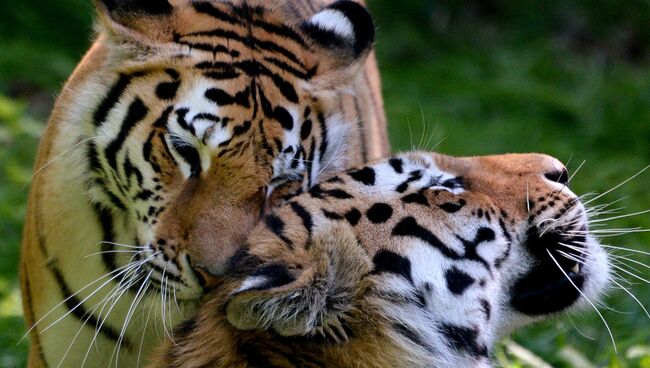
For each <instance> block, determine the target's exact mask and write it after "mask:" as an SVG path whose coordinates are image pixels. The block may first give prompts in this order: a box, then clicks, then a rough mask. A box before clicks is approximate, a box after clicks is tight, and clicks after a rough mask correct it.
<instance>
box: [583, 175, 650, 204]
mask: <svg viewBox="0 0 650 368" xmlns="http://www.w3.org/2000/svg"><path fill="white" fill-rule="evenodd" d="M649 168H650V165H648V166H646V167H644V168H643V169H641V170H640V171H639V172H637V173H636V174H634V175H632V176H631V177H629V178H627V179H625V180H623V181H622V182H621V183H619V184H618V185H616V186H614V187H613V188H611V189H609V190H607V191H605V192H603V193H601V194H599V195H597V196H595V197H594V198H591V199H589V200H588V201H585V202H584V203H582V204H583V205H586V204H588V203H590V202H593V201H595V200H597V199H598V198H602V197H603V196H604V195H607V194H609V193H611V192H613V191H614V190H616V189H618V188H620V187H621V186H623V185H625V184H627V183H628V182H629V181H631V180H632V179H634V178H636V177H637V176H639V175H641V174H642V173H643V172H645V171H646V170H648V169H649Z"/></svg>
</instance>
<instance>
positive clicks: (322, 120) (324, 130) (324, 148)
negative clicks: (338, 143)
mask: <svg viewBox="0 0 650 368" xmlns="http://www.w3.org/2000/svg"><path fill="white" fill-rule="evenodd" d="M318 125H319V126H320V134H321V137H320V138H321V140H320V150H319V153H320V157H319V160H320V163H321V164H322V163H323V159H324V157H325V152H327V146H328V144H329V142H328V140H327V124H325V117H324V116H323V114H322V113H320V112H319V113H318Z"/></svg>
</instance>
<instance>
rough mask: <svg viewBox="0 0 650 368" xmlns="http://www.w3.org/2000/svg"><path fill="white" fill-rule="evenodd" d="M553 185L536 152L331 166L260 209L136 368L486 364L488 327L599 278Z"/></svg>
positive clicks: (596, 260)
mask: <svg viewBox="0 0 650 368" xmlns="http://www.w3.org/2000/svg"><path fill="white" fill-rule="evenodd" d="M567 184H568V173H567V170H566V168H565V167H564V166H563V165H562V163H561V162H560V161H558V160H556V159H555V158H553V157H551V156H547V155H542V154H505V155H492V156H477V157H451V156H446V155H442V154H439V153H432V152H424V151H415V152H406V153H401V154H397V155H395V156H392V157H389V158H386V159H383V160H380V161H377V162H374V163H372V164H369V165H366V166H362V167H357V168H355V169H352V170H350V171H347V172H345V173H341V174H336V175H334V176H332V177H331V178H329V179H326V180H324V181H323V182H321V183H319V184H317V185H315V186H314V187H312V188H311V189H310V190H309V191H306V192H304V193H302V194H300V195H292V196H288V197H287V198H286V199H285V200H284V202H283V203H281V204H279V205H278V206H277V207H276V208H274V210H273V211H272V212H270V213H269V214H267V215H266V216H265V218H264V221H263V222H260V223H259V224H258V225H257V227H256V228H255V230H253V232H252V233H251V235H250V236H249V237H248V239H247V240H246V242H245V243H243V244H242V248H241V249H240V250H239V251H238V252H237V253H236V254H235V255H233V256H232V257H231V258H230V259H229V260H228V264H227V269H228V271H227V272H226V273H225V275H224V276H222V277H221V278H219V279H218V280H217V279H213V280H212V281H211V282H212V283H213V291H211V293H210V294H209V295H208V296H207V297H206V301H205V303H204V304H203V305H202V306H201V308H200V309H199V311H198V313H197V315H196V316H194V317H193V318H190V319H188V320H187V321H185V322H184V323H182V324H181V325H179V327H178V328H177V329H176V330H175V331H174V333H173V335H171V336H170V337H168V338H167V341H166V343H165V344H163V345H162V347H161V348H160V349H159V350H158V353H156V354H154V361H153V362H152V364H151V365H150V367H151V368H163V367H165V368H167V367H169V368H171V367H180V368H190V367H215V368H217V367H219V368H221V367H224V368H225V367H229V368H239V367H241V368H243V367H250V368H252V367H276V368H287V367H303V368H316V367H320V368H330V367H331V368H334V367H337V368H341V367H355V368H370V367H372V368H383V367H386V368H388V367H391V368H392V367H401V368H414V367H438V368H448V367H449V368H456V367H491V366H492V363H491V356H492V354H493V350H494V346H495V342H497V341H498V340H499V339H500V338H502V337H504V336H505V335H507V334H508V333H510V332H511V331H513V330H514V329H515V328H518V327H521V326H523V325H526V324H529V323H532V322H535V321H540V320H543V319H545V318H548V317H550V316H555V315H558V314H562V313H567V312H570V311H576V310H579V309H581V308H583V307H584V306H587V305H589V303H594V302H595V300H597V299H598V298H599V297H600V296H601V295H602V294H603V293H604V291H605V290H606V288H607V285H608V280H609V277H610V273H611V270H610V263H609V261H608V256H607V253H606V252H605V250H604V248H603V247H602V246H601V245H600V244H599V243H598V241H597V239H596V238H595V237H594V235H593V234H592V233H591V232H590V230H589V225H588V217H587V211H586V210H585V207H584V205H583V203H582V202H581V201H580V199H579V197H577V196H576V195H575V194H574V193H573V192H572V191H571V190H570V189H569V188H568V186H567Z"/></svg>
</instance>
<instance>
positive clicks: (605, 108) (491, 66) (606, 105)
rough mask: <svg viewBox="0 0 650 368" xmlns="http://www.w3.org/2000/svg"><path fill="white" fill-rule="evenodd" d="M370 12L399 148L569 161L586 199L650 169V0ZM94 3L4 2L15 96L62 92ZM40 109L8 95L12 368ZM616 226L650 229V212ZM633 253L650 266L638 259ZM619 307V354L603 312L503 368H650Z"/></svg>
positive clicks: (0, 149)
mask: <svg viewBox="0 0 650 368" xmlns="http://www.w3.org/2000/svg"><path fill="white" fill-rule="evenodd" d="M368 3H369V5H370V8H371V11H372V12H373V14H374V15H375V17H376V20H377V25H378V38H377V44H376V46H377V53H378V58H379V64H380V68H381V72H382V78H383V90H384V94H385V105H386V111H387V114H388V118H389V122H390V135H391V141H392V144H393V147H394V149H395V150H404V149H409V148H412V147H415V148H422V149H436V150H438V151H441V152H443V153H448V154H457V155H475V154H489V153H503V152H530V151H539V152H544V153H548V154H551V155H554V156H556V157H558V158H560V159H561V160H563V161H565V162H567V164H568V166H569V168H570V170H571V171H572V172H574V171H576V170H577V169H578V168H579V167H581V168H580V170H579V172H578V173H577V175H576V176H575V177H574V178H573V180H572V183H571V187H572V189H573V190H574V191H575V192H576V193H588V192H604V191H606V190H608V189H610V188H612V187H614V186H615V185H617V184H618V183H619V182H621V181H623V180H625V179H627V178H628V177H630V176H632V175H633V174H634V173H636V172H638V171H639V170H641V169H642V168H643V167H645V166H646V165H647V164H648V163H650V144H649V142H650V103H648V102H649V101H650V68H649V67H648V66H649V65H650V63H649V55H648V50H646V49H644V45H650V5H648V4H650V3H648V2H647V1H643V0H631V1H628V2H625V3H621V2H618V1H614V0H593V1H577V0H550V1H544V2H539V1H532V0H524V1H506V0H486V1H479V0H468V1H457V0H447V1H423V0H420V1H417V0H403V1H399V2H393V1H388V0H368ZM91 8H92V4H91V2H90V1H87V0H62V1H58V2H51V3H43V2H40V1H36V0H25V1H22V2H4V3H0V14H2V17H3V18H2V19H0V91H5V94H6V93H9V92H11V93H14V92H13V89H14V88H13V86H14V85H15V84H16V83H25V82H26V83H27V84H30V85H35V86H38V87H39V88H42V89H45V90H46V91H47V92H48V93H54V92H55V91H56V89H57V88H59V86H60V85H61V83H62V81H63V80H64V78H65V77H66V76H67V75H68V74H69V73H70V72H71V70H72V68H73V67H74V65H75V63H76V62H77V60H78V59H79V58H80V56H81V54H82V52H83V50H84V49H85V48H86V47H87V45H88V44H89V41H88V40H89V39H90V38H91V27H90V25H91V20H90V19H91V18H90V16H91V14H92V9H91ZM31 104H32V101H30V100H25V101H23V102H21V101H20V98H19V101H17V100H15V99H13V98H12V99H9V98H5V97H0V233H1V234H2V245H1V246H0V366H2V367H5V366H7V367H12V366H23V365H24V364H25V354H26V344H25V343H23V344H21V345H16V341H17V340H18V339H19V338H20V337H21V336H22V334H23V331H24V328H23V327H22V321H21V318H20V316H19V315H20V305H19V301H18V299H19V298H18V291H17V262H18V261H17V260H18V254H19V242H20V232H21V227H22V219H23V216H24V209H25V201H26V197H27V190H28V189H27V188H28V184H29V180H30V176H31V172H32V163H33V160H34V156H35V152H36V146H37V140H38V136H39V132H40V131H41V129H42V126H43V125H42V123H40V121H41V120H42V118H43V117H39V120H38V121H37V120H34V119H33V118H32V117H30V116H31V115H30V113H29V112H28V111H31V110H30V106H31ZM583 161H585V164H584V165H582V162H583ZM649 179H650V172H647V173H644V174H642V175H641V176H639V177H638V178H636V179H634V180H632V181H631V182H629V183H627V184H625V185H624V186H622V187H621V188H619V189H617V190H615V191H613V192H612V193H611V194H609V195H607V196H605V197H603V198H601V199H599V200H597V201H595V202H594V203H592V205H593V204H600V203H609V202H612V201H615V200H617V199H620V198H623V199H622V200H621V201H620V202H618V203H617V204H615V205H613V207H624V209H623V210H622V213H633V212H636V211H640V210H644V209H647V208H648V207H649V204H650V191H648V185H647V184H646V183H647V182H648V180H649ZM605 223H606V226H607V227H608V228H621V227H642V228H646V229H647V228H650V215H648V214H645V215H640V216H635V217H630V218H623V219H618V220H613V221H608V222H605ZM604 241H605V242H606V243H607V244H612V245H616V246H629V247H633V248H635V249H641V250H644V251H649V250H650V246H649V245H648V244H650V237H649V236H647V235H645V234H643V233H636V234H629V235H626V236H622V237H608V238H604ZM619 254H622V255H625V254H628V255H631V256H632V257H633V259H635V260H637V261H640V262H644V263H647V262H648V257H645V258H644V257H643V256H640V255H638V254H637V255H633V254H631V253H630V252H627V253H626V252H619ZM631 265H632V264H631ZM634 266H635V267H636V268H638V272H639V273H641V272H643V271H644V269H643V267H641V266H639V265H634ZM628 270H631V269H628ZM634 272H637V271H634ZM619 273H620V274H623V275H624V273H623V272H621V271H619ZM645 274H646V275H647V274H648V273H647V272H646V273H645ZM627 278H628V279H632V280H633V278H632V277H630V276H629V275H628V277H627ZM646 278H647V277H646ZM636 281H637V282H636V285H633V287H632V289H631V290H632V291H633V292H634V294H635V295H636V296H637V297H638V299H639V300H640V301H642V302H645V303H647V302H648V301H650V288H649V287H648V285H647V284H646V285H644V284H643V283H642V282H641V281H640V280H636ZM604 302H605V303H606V304H607V305H608V306H610V307H611V308H612V309H615V310H617V311H621V312H623V313H616V312H613V311H610V310H603V314H604V317H605V319H606V320H607V322H608V323H609V325H610V327H611V328H612V330H613V333H614V337H615V339H616V343H617V346H618V351H619V353H618V355H616V354H614V351H613V348H612V343H611V341H610V339H609V336H608V334H607V332H606V330H605V328H604V325H603V323H602V321H601V320H600V318H599V317H598V315H597V314H596V313H594V312H593V311H586V312H585V313H582V314H580V315H579V316H574V317H572V318H571V319H569V318H561V319H558V320H553V321H550V322H546V323H543V324H542V325H540V326H532V327H529V328H526V329H524V330H522V331H519V332H517V333H516V334H515V336H514V337H513V341H514V342H507V343H506V344H504V345H502V346H499V348H498V349H497V351H496V352H495V355H496V359H497V361H498V362H499V363H500V364H501V365H502V366H507V367H511V368H514V367H527V366H531V363H530V359H531V357H533V358H539V359H541V360H543V361H545V362H547V363H548V364H550V365H552V366H554V367H577V366H581V365H580V364H582V366H594V367H605V366H606V367H623V368H627V367H642V368H650V319H649V318H647V317H646V316H645V315H644V313H643V310H642V309H641V307H639V306H638V305H637V304H636V303H635V301H634V300H633V299H632V298H630V297H629V296H628V295H627V294H625V293H624V292H622V291H620V290H613V291H612V293H611V294H610V296H609V297H608V298H606V299H605V300H604ZM601 310H602V308H601ZM574 325H575V326H574ZM583 334H584V335H585V336H589V337H591V338H593V340H591V339H589V338H587V337H585V336H582V335H583ZM517 344H519V345H521V346H523V348H522V349H517V346H519V345H517ZM521 351H528V353H527V354H523V355H522V354H521ZM533 361H534V359H533ZM584 364H587V365H584Z"/></svg>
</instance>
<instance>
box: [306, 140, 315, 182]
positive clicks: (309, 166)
mask: <svg viewBox="0 0 650 368" xmlns="http://www.w3.org/2000/svg"><path fill="white" fill-rule="evenodd" d="M314 151H316V147H315V138H313V137H312V139H311V144H310V145H309V155H308V156H307V162H306V163H305V171H306V172H307V188H309V187H311V185H312V183H313V180H314V179H316V178H315V177H313V176H312V167H313V164H314V153H315V152H314Z"/></svg>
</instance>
